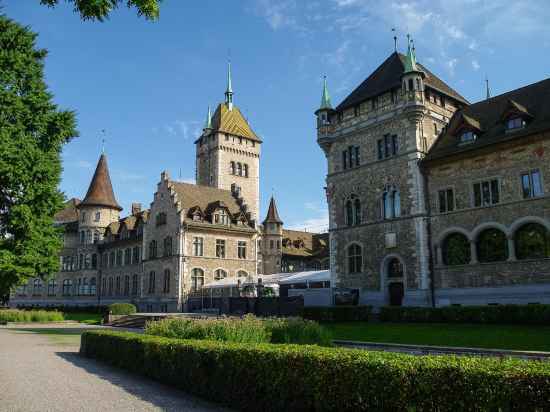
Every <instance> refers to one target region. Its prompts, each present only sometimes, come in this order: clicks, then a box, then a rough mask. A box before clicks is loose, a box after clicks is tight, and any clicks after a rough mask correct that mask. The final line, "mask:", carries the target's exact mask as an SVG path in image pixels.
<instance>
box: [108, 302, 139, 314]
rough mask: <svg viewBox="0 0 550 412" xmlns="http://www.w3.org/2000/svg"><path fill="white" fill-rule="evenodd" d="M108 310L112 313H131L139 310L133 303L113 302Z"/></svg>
mask: <svg viewBox="0 0 550 412" xmlns="http://www.w3.org/2000/svg"><path fill="white" fill-rule="evenodd" d="M107 310H108V311H109V313H110V314H111V315H131V314H133V313H136V312H137V308H136V306H135V305H132V304H131V303H112V304H110V305H109V306H108V307H107Z"/></svg>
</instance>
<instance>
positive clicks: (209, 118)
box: [204, 105, 212, 130]
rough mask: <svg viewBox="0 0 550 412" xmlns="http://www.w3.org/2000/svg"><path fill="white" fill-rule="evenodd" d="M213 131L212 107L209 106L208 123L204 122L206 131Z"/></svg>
mask: <svg viewBox="0 0 550 412" xmlns="http://www.w3.org/2000/svg"><path fill="white" fill-rule="evenodd" d="M210 129H212V113H211V112H210V105H208V114H207V115H206V122H204V130H210Z"/></svg>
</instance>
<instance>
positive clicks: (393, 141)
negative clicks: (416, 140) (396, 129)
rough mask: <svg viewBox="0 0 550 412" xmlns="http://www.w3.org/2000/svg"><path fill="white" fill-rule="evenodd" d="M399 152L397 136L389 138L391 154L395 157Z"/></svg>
mask: <svg viewBox="0 0 550 412" xmlns="http://www.w3.org/2000/svg"><path fill="white" fill-rule="evenodd" d="M397 152H399V142H398V140H397V135H395V134H394V135H393V136H392V137H391V153H392V155H393V156H395V155H396V154H397Z"/></svg>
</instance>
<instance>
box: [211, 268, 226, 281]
mask: <svg viewBox="0 0 550 412" xmlns="http://www.w3.org/2000/svg"><path fill="white" fill-rule="evenodd" d="M226 277H227V272H226V271H225V270H223V269H216V271H215V272H214V279H215V280H220V279H224V278H226Z"/></svg>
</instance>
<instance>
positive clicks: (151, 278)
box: [148, 271, 156, 293]
mask: <svg viewBox="0 0 550 412" xmlns="http://www.w3.org/2000/svg"><path fill="white" fill-rule="evenodd" d="M155 283H156V279H155V272H154V271H151V272H149V290H148V291H149V293H155Z"/></svg>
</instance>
